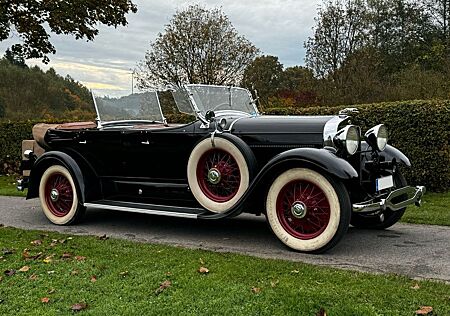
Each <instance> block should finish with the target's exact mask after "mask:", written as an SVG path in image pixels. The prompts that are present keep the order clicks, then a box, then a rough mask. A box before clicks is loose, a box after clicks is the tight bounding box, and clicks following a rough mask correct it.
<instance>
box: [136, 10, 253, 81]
mask: <svg viewBox="0 0 450 316" xmlns="http://www.w3.org/2000/svg"><path fill="white" fill-rule="evenodd" d="M258 52H259V50H258V49H257V48H256V47H255V46H254V45H253V44H252V43H251V42H250V41H249V40H247V39H246V38H245V37H243V36H241V35H239V34H238V32H237V31H236V29H235V28H234V27H233V25H232V24H231V22H230V20H229V19H228V17H227V16H226V15H225V14H224V13H223V12H222V11H221V10H220V9H212V10H208V9H205V8H203V7H202V6H200V5H191V6H189V7H187V8H186V9H184V10H181V11H177V12H176V14H175V15H174V16H173V18H172V20H171V21H170V23H169V24H168V25H166V27H165V29H164V33H159V34H158V36H157V38H156V40H155V41H154V42H152V43H151V45H150V49H149V50H148V51H147V53H146V55H145V59H144V60H143V61H141V62H140V63H139V64H138V70H139V71H138V75H137V79H138V80H137V81H138V87H140V88H148V87H155V86H161V85H163V86H167V85H170V86H181V85H183V84H186V83H203V84H220V85H223V84H225V85H227V84H237V83H239V82H240V80H241V78H242V74H243V72H244V69H245V68H246V67H247V66H248V65H249V64H250V63H251V62H252V60H253V59H254V58H255V57H256V55H257V54H258Z"/></svg>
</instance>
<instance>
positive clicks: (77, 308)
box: [71, 303, 87, 312]
mask: <svg viewBox="0 0 450 316" xmlns="http://www.w3.org/2000/svg"><path fill="white" fill-rule="evenodd" d="M86 308H87V304H86V303H76V304H73V305H72V307H71V309H72V311H74V312H79V311H82V310H84V309H86Z"/></svg>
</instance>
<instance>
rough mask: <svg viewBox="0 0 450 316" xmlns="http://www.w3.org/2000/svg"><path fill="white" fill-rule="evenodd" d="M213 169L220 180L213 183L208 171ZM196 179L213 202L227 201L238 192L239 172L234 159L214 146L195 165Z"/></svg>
mask: <svg viewBox="0 0 450 316" xmlns="http://www.w3.org/2000/svg"><path fill="white" fill-rule="evenodd" d="M211 170H215V171H217V172H218V173H219V174H220V180H219V181H218V182H217V183H213V182H211V181H210V179H209V173H210V171H211ZM197 179H198V184H199V186H200V189H201V190H202V192H203V194H205V195H206V196H207V197H208V198H209V199H210V200H212V201H214V202H219V203H220V202H227V201H229V200H231V199H232V198H233V197H234V196H235V195H236V194H237V192H238V190H239V186H240V184H241V173H240V170H239V165H238V163H237V162H236V159H234V158H233V156H232V155H231V154H229V153H228V152H226V151H225V150H222V149H218V148H214V149H211V150H208V151H207V152H205V153H204V154H203V155H202V157H201V158H200V160H199V162H198V165H197Z"/></svg>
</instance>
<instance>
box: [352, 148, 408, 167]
mask: <svg viewBox="0 0 450 316" xmlns="http://www.w3.org/2000/svg"><path fill="white" fill-rule="evenodd" d="M369 148H370V146H369V145H368V144H367V143H366V142H361V150H362V151H366V150H369ZM379 155H380V156H382V157H384V158H385V161H391V160H392V159H393V158H395V160H396V161H397V162H399V163H401V164H403V165H404V166H405V167H411V162H410V161H409V158H408V157H406V155H405V154H404V153H402V152H401V151H400V150H398V149H397V148H395V147H394V146H391V145H386V148H385V149H384V150H383V151H381V152H379Z"/></svg>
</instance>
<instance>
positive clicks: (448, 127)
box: [265, 100, 450, 191]
mask: <svg viewBox="0 0 450 316" xmlns="http://www.w3.org/2000/svg"><path fill="white" fill-rule="evenodd" d="M355 107H357V108H358V109H359V111H360V113H358V114H356V115H354V117H355V119H354V123H356V124H358V125H360V126H361V127H362V129H363V132H365V131H366V130H367V129H369V128H370V127H372V126H374V125H377V124H380V123H383V124H385V125H386V126H387V127H388V129H389V144H391V145H392V146H395V147H397V148H398V149H400V150H401V151H402V152H403V153H404V154H405V155H406V156H408V158H409V159H410V160H411V164H412V168H410V169H408V170H405V176H406V178H407V180H408V181H409V182H410V183H412V184H421V185H425V186H426V187H427V189H428V190H432V191H446V190H449V189H450V147H449V140H450V100H430V101H402V102H386V103H376V104H364V105H357V106H355ZM343 108H344V106H340V107H315V108H304V109H301V108H271V109H266V110H265V114H269V115H275V114H277V115H330V114H337V113H338V112H339V110H341V109H343Z"/></svg>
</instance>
